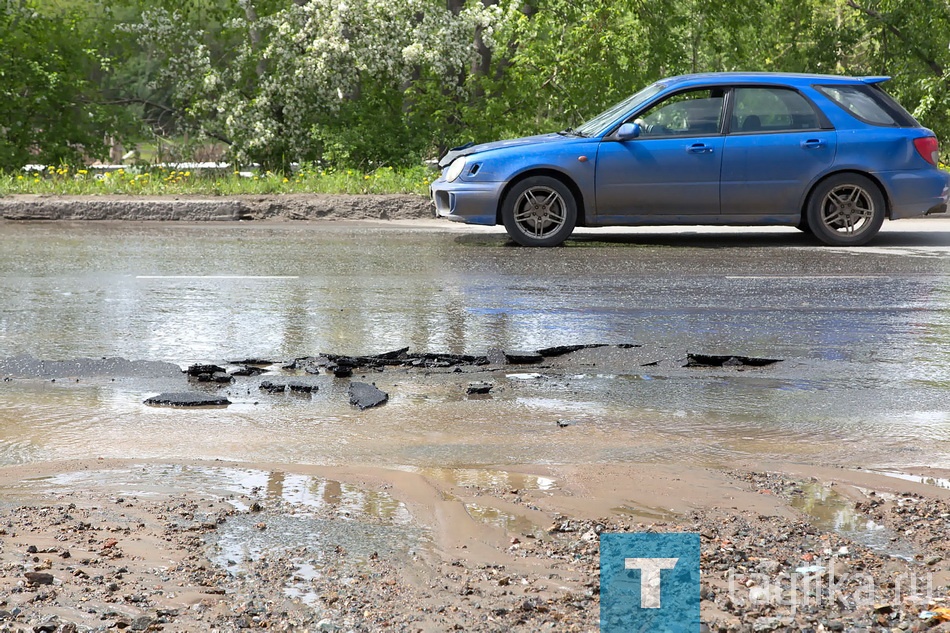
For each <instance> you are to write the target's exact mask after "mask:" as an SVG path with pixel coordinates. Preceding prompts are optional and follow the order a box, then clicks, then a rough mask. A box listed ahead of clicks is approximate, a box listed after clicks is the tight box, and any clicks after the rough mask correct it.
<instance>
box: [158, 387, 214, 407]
mask: <svg viewBox="0 0 950 633" xmlns="http://www.w3.org/2000/svg"><path fill="white" fill-rule="evenodd" d="M145 404H148V405H152V406H158V407H220V406H226V405H229V404H231V401H230V400H228V399H227V398H224V397H221V396H213V395H210V394H205V393H198V392H197V391H181V392H176V393H160V394H158V395H157V396H152V397H151V398H148V399H147V400H145Z"/></svg>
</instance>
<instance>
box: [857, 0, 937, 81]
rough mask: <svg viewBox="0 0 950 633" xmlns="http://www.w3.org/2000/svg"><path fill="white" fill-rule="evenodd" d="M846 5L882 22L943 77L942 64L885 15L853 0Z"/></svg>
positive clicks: (934, 71)
mask: <svg viewBox="0 0 950 633" xmlns="http://www.w3.org/2000/svg"><path fill="white" fill-rule="evenodd" d="M848 6H849V7H851V8H852V9H854V10H856V11H860V12H861V13H863V14H864V15H866V16H868V17H869V18H872V19H874V20H877V21H878V22H880V23H881V24H883V25H884V28H886V29H887V30H888V31H890V32H891V33H892V34H893V35H894V36H895V37H897V39H899V40H900V41H902V42H903V43H904V44H906V45H907V47H908V48H909V49H910V51H911V52H912V53H913V54H914V55H916V56H917V58H918V59H920V61H922V62H923V63H924V64H925V65H926V66H927V67H928V68H930V70H931V71H933V73H934V74H935V75H937V76H938V77H940V78H941V79H942V78H943V77H944V68H943V66H941V65H940V64H939V63H937V60H935V59H932V58H931V56H930V55H928V54H927V53H925V52H924V51H923V50H921V49H920V47H918V46H915V45H914V44H912V43H911V41H910V39H908V37H907V36H906V35H904V33H903V32H902V31H901V30H900V29H899V28H897V27H896V26H894V25H893V24H891V23H890V22H889V21H888V20H887V17H886V16H885V15H883V14H882V13H880V12H879V11H875V10H874V9H871V8H869V7H863V6H861V5H859V4H858V3H857V2H855V0H848Z"/></svg>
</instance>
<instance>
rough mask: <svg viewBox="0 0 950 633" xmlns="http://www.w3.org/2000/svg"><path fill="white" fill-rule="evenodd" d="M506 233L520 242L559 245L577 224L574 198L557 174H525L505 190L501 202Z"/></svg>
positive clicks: (523, 243)
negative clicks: (530, 175)
mask: <svg viewBox="0 0 950 633" xmlns="http://www.w3.org/2000/svg"><path fill="white" fill-rule="evenodd" d="M501 217H502V220H503V221H504V223H505V230H506V231H508V235H509V236H510V237H511V239H513V240H514V241H516V242H517V243H519V244H521V245H522V246H559V245H560V244H563V243H564V240H566V239H567V238H568V237H570V235H571V233H573V232H574V227H575V225H576V224H577V201H576V200H575V199H574V195H573V194H572V193H571V190H570V189H568V188H567V186H566V185H565V184H564V183H562V182H561V181H560V180H558V179H556V178H551V177H550V176H532V177H530V178H525V179H524V180H522V181H521V182H519V183H518V184H516V185H515V186H514V187H512V188H511V190H510V191H509V192H508V195H507V196H505V201H504V202H502V205H501Z"/></svg>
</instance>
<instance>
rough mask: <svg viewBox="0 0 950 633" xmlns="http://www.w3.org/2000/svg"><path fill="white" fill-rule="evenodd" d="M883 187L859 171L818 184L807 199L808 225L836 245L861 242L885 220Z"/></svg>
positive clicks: (825, 240) (821, 236)
mask: <svg viewBox="0 0 950 633" xmlns="http://www.w3.org/2000/svg"><path fill="white" fill-rule="evenodd" d="M884 213H885V202H884V195H883V194H882V193H881V189H880V188H879V187H878V186H877V185H876V184H874V182H872V181H871V180H870V179H869V178H866V177H864V176H861V175H860V174H838V175H837V176H832V177H831V178H828V179H827V180H825V181H823V182H821V183H819V184H818V186H817V187H815V190H814V191H812V194H811V197H810V198H809V199H808V210H807V217H808V227H809V228H810V229H811V232H812V233H814V234H815V237H817V238H818V239H820V240H821V241H822V242H824V243H825V244H831V245H834V246H860V245H861V244H866V243H867V242H868V241H869V240H870V239H871V238H872V237H874V236H875V235H877V232H878V231H879V230H880V229H881V225H882V224H883V223H884Z"/></svg>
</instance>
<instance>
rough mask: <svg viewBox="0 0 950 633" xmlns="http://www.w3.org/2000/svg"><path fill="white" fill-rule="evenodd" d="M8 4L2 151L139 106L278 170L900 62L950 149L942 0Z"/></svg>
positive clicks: (43, 150)
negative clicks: (739, 73) (719, 86)
mask: <svg viewBox="0 0 950 633" xmlns="http://www.w3.org/2000/svg"><path fill="white" fill-rule="evenodd" d="M0 8H3V11H2V12H0V54H3V55H4V59H7V60H16V61H15V62H14V63H7V64H5V65H4V66H3V68H2V69H0V121H3V123H2V126H3V130H4V134H3V136H2V138H0V168H2V167H6V168H11V167H14V166H19V165H22V164H24V163H27V162H43V163H53V164H59V163H61V162H63V161H67V162H75V161H77V160H78V159H79V158H80V157H86V158H92V157H97V156H101V155H102V154H103V151H104V149H105V145H104V141H105V140H106V138H107V137H110V136H116V135H119V136H121V135H122V134H123V133H127V132H128V131H129V130H130V127H129V120H128V119H129V118H132V119H134V120H135V121H138V122H140V123H141V124H143V127H144V128H146V129H147V130H148V131H149V134H150V135H154V136H155V137H156V138H157V139H158V140H161V139H162V138H166V137H174V138H176V139H183V138H184V139H188V142H189V143H190V144H191V145H192V146H194V147H201V146H206V145H207V144H208V143H209V141H214V142H215V143H217V144H219V145H223V146H226V147H227V148H228V159H230V160H232V161H234V162H235V163H238V164H249V163H257V164H260V165H261V166H262V167H263V168H264V169H265V170H267V169H270V170H272V171H273V172H275V173H278V172H279V173H290V170H291V166H292V165H293V164H297V163H302V162H310V163H313V164H321V165H333V166H335V167H337V168H341V169H357V170H372V169H373V168H375V167H377V166H379V165H410V164H419V163H420V162H421V161H422V160H424V159H428V158H434V157H436V156H438V155H439V154H441V153H442V152H443V151H444V150H445V149H447V148H448V147H452V146H454V145H458V144H461V143H464V142H468V141H475V142H479V141H485V140H490V139H495V138H503V137H511V136H519V135H524V134H530V133H538V132H545V131H551V130H556V129H562V128H564V127H567V126H576V125H578V124H579V123H581V122H582V121H583V120H584V119H586V118H588V117H590V116H592V115H593V114H595V113H597V112H598V111H600V110H602V109H604V108H605V107H607V106H609V105H610V104H612V103H614V102H616V101H618V100H619V99H621V98H623V97H625V96H627V95H629V94H631V93H632V92H634V91H635V90H637V89H638V88H641V87H643V86H644V85H646V84H648V83H650V82H652V81H655V80H657V79H660V78H662V77H664V76H668V75H674V74H680V73H690V72H705V71H720V70H763V71H793V72H796V71H797V72H818V73H834V74H854V75H864V74H889V75H892V76H893V77H894V80H893V81H892V82H891V83H889V84H887V88H888V90H889V91H890V92H892V94H894V95H895V96H896V97H897V98H898V100H899V101H901V103H903V104H904V105H905V106H906V107H907V108H908V109H909V110H911V111H912V113H913V114H914V115H915V116H916V117H918V119H919V120H920V121H921V123H923V124H924V125H925V126H927V127H930V128H932V129H934V130H935V131H936V133H937V134H938V137H939V138H940V139H941V141H942V148H943V151H944V156H948V151H950V46H948V44H950V41H948V40H950V37H948V35H947V34H948V33H950V4H948V3H947V2H944V1H941V2H937V3H934V2H933V1H932V0H735V1H734V2H722V1H721V0H651V1H650V2H647V1H646V0H347V2H343V1H342V0H294V1H288V0H238V1H234V0H186V1H184V2H183V1H181V0H116V1H115V2H111V3H91V4H90V3H80V2H79V0H55V2H52V1H51V2H47V3H40V2H39V0H0ZM120 114H122V115H124V116H125V117H126V118H125V119H123V118H122V117H121V116H120ZM147 136H148V135H146V138H145V140H149V139H148V138H147ZM163 145H164V144H163ZM186 150H187V146H186V147H185V148H184V149H183V151H186ZM179 156H180V158H187V156H186V155H181V154H179Z"/></svg>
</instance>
